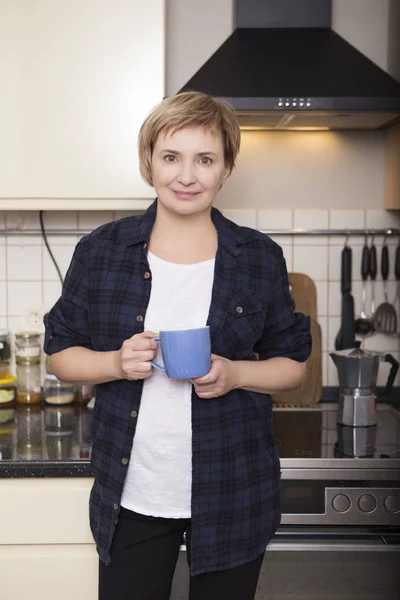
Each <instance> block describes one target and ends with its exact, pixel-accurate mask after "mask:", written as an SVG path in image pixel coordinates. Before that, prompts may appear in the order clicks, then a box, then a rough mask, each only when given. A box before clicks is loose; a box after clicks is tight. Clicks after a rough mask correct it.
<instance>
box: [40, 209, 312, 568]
mask: <svg viewBox="0 0 400 600" xmlns="http://www.w3.org/2000/svg"><path fill="white" fill-rule="evenodd" d="M156 212H157V201H155V202H154V203H153V204H152V205H151V207H150V208H149V209H148V210H147V211H146V212H145V213H144V214H143V215H140V216H134V217H127V218H124V219H121V220H118V221H114V222H111V223H108V224H106V225H103V226H102V227H99V228H98V229H96V230H95V231H93V232H92V233H91V234H89V235H87V236H85V237H84V238H82V239H81V240H80V242H79V243H78V244H77V246H76V249H75V252H74V256H73V259H72V262H71V265H70V267H69V270H68V273H67V275H66V278H65V283H64V286H63V290H62V295H61V297H60V298H59V300H58V301H57V303H56V304H55V305H54V307H53V308H52V310H51V311H50V313H49V314H48V316H47V318H46V320H45V325H46V335H45V352H46V353H47V354H50V355H51V354H53V353H55V352H60V351H61V350H64V349H66V348H70V347H71V346H84V347H85V348H90V349H92V350H95V351H99V352H105V351H109V350H118V349H119V348H120V347H121V345H122V342H123V341H124V340H125V339H127V338H130V337H131V336H132V335H134V334H136V333H140V332H142V331H143V326H144V318H145V315H146V309H147V306H148V303H149V298H150V291H151V276H150V277H149V275H148V273H149V272H150V268H149V264H148V261H147V247H148V243H149V239H150V234H151V231H152V228H153V224H154V220H155V216H156ZM212 220H213V223H214V225H215V227H216V229H217V232H218V251H217V256H216V261H215V273H214V283H213V290H212V299H211V306H210V312H209V317H208V321H207V324H208V325H209V326H210V330H211V339H212V352H213V353H214V354H218V355H220V356H225V357H226V358H228V359H230V360H256V356H255V353H257V354H258V355H259V359H260V360H265V359H269V358H272V357H276V356H283V357H288V358H291V359H294V360H296V361H305V360H306V359H307V357H308V356H309V354H310V350H311V337H310V327H309V320H308V318H306V317H305V316H304V315H302V314H299V313H295V312H294V305H293V301H292V299H291V296H290V294H289V285H288V278H287V272H286V265H285V261H284V258H283V254H282V250H281V248H280V247H279V246H278V245H277V244H275V243H274V242H273V241H272V240H270V239H269V238H268V237H267V236H265V235H263V234H261V233H259V232H257V231H255V230H253V229H248V228H246V227H239V226H237V225H235V224H234V223H232V222H231V221H229V220H228V219H226V218H224V217H223V216H222V214H221V213H220V212H219V211H218V210H216V209H212ZM142 389H143V381H142V380H139V381H128V380H120V381H111V382H109V383H102V384H100V385H97V386H96V405H95V408H94V411H93V418H92V435H93V446H92V458H91V464H92V471H93V475H94V484H93V488H92V491H91V495H90V507H89V512H90V526H91V530H92V533H93V537H94V539H95V541H96V545H97V550H98V553H99V555H100V558H101V560H103V561H104V562H105V563H106V564H107V565H108V564H110V563H111V558H110V547H111V542H112V539H113V534H114V530H115V526H116V523H117V520H118V513H119V509H120V498H121V494H122V489H123V486H124V480H125V476H126V473H127V466H128V462H129V457H130V453H131V448H132V443H133V441H134V436H135V429H136V424H137V418H138V415H139V414H140V400H141V395H142ZM271 413H272V406H271V399H270V396H268V395H267V394H261V393H256V392H250V391H246V390H232V391H231V392H229V393H228V394H226V395H225V396H223V397H219V398H214V399H211V400H204V399H203V400H202V399H200V398H199V397H198V396H197V395H196V393H195V392H194V390H193V392H192V430H193V431H192V518H191V527H192V540H191V551H192V552H191V554H192V561H191V573H192V574H194V575H198V574H200V573H204V572H207V571H216V570H222V569H230V568H232V567H235V566H238V565H240V564H243V563H245V562H248V561H250V560H252V559H253V558H256V557H257V556H259V555H260V554H261V553H262V552H263V551H264V550H265V548H266V546H267V544H268V542H269V540H270V539H271V537H272V535H273V534H274V532H275V531H276V528H277V527H278V525H279V522H280V500H279V496H280V464H279V457H278V454H277V451H276V448H275V445H274V440H273V432H272V423H271Z"/></svg>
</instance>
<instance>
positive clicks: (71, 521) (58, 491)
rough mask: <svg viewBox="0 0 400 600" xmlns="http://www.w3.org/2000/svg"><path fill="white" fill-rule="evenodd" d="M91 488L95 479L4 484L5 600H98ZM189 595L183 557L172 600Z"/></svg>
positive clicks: (0, 520)
mask: <svg viewBox="0 0 400 600" xmlns="http://www.w3.org/2000/svg"><path fill="white" fill-rule="evenodd" d="M27 469H29V466H28V467H27ZM92 485H93V479H92V478H91V477H70V478H61V477H60V478H48V479H46V478H37V479H36V478H27V479H0V582H1V585H0V598H1V600H28V599H30V598H32V600H54V599H56V600H97V597H98V593H97V592H98V561H99V559H98V555H97V552H96V548H95V544H94V541H93V537H92V534H91V532H90V529H89V494H90V490H91V487H92ZM188 589H189V573H188V568H187V564H186V553H185V552H180V555H179V559H178V566H177V569H176V571H175V577H174V581H173V585H172V592H171V600H187V598H188Z"/></svg>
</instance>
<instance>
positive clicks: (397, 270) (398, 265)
mask: <svg viewBox="0 0 400 600" xmlns="http://www.w3.org/2000/svg"><path fill="white" fill-rule="evenodd" d="M394 274H395V277H396V281H397V284H396V296H395V298H394V302H393V304H394V305H395V306H396V302H397V301H400V237H399V243H398V244H397V247H396V258H395V263H394Z"/></svg>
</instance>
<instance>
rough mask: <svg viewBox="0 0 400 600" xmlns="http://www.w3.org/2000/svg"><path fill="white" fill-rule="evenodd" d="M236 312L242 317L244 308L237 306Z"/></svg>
mask: <svg viewBox="0 0 400 600" xmlns="http://www.w3.org/2000/svg"><path fill="white" fill-rule="evenodd" d="M236 312H237V313H238V315H241V314H242V312H243V306H237V307H236Z"/></svg>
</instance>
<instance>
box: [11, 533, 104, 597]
mask: <svg viewBox="0 0 400 600" xmlns="http://www.w3.org/2000/svg"><path fill="white" fill-rule="evenodd" d="M0 575H1V582H2V583H1V598H2V600H27V599H28V598H32V600H36V599H37V600H54V599H57V600H72V599H73V600H96V599H97V597H98V594H97V587H98V584H97V580H98V556H97V553H96V548H95V545H94V544H88V545H87V546H84V545H76V546H75V545H73V544H70V545H63V544H59V545H48V546H0Z"/></svg>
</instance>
